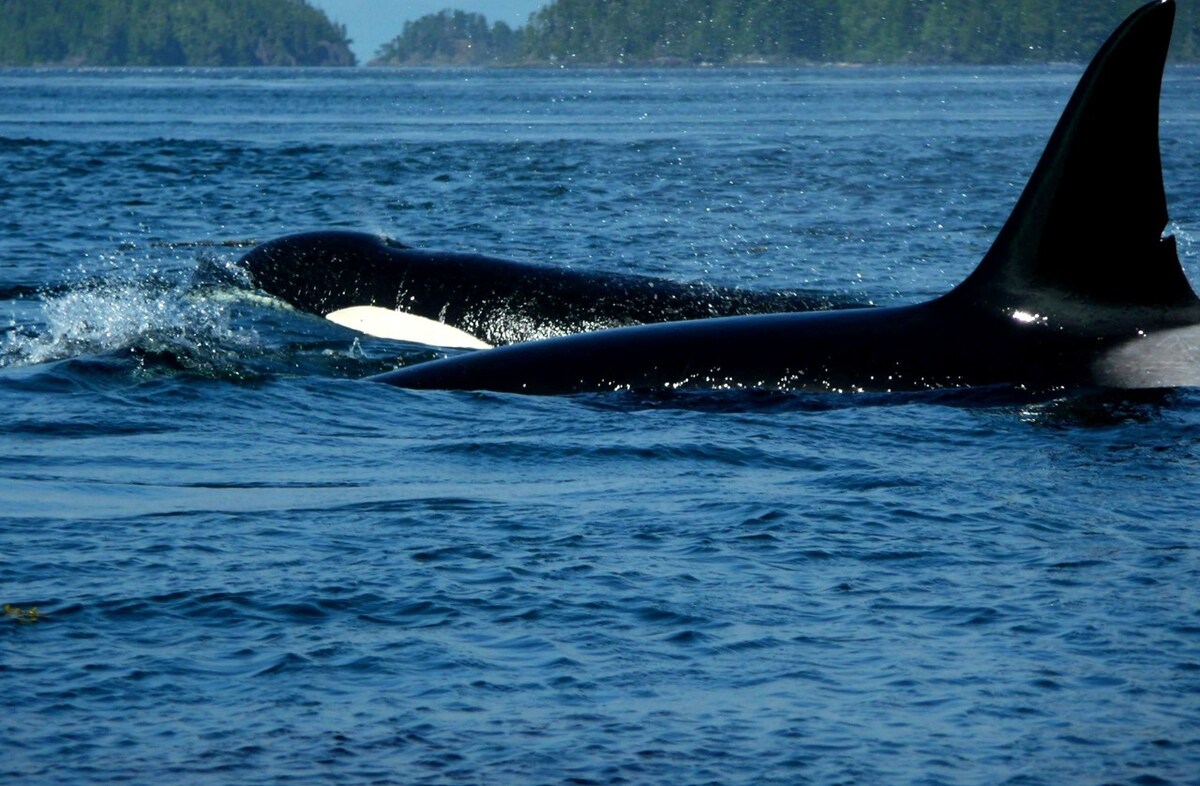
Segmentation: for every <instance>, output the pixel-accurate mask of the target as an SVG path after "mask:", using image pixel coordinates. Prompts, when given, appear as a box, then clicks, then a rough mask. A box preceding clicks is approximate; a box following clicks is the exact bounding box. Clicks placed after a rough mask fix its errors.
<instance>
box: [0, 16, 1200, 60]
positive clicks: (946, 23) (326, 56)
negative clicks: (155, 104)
mask: <svg viewBox="0 0 1200 786" xmlns="http://www.w3.org/2000/svg"><path fill="white" fill-rule="evenodd" d="M447 1H448V2H449V3H453V0H447ZM1141 2H1142V0H1089V2H1079V0H1011V2H1006V3H997V2H995V0H953V1H951V0H554V2H550V3H548V4H547V5H546V6H544V7H543V8H542V9H541V10H539V11H537V12H536V13H534V14H533V15H531V16H530V18H529V20H528V23H527V24H526V25H525V26H523V27H518V28H512V27H510V26H509V25H507V24H505V23H504V22H496V23H494V24H492V23H489V22H488V20H487V18H486V17H485V16H483V15H481V14H476V13H467V12H464V11H455V10H445V11H441V12H439V13H436V14H429V15H426V16H424V17H421V18H420V19H416V20H413V21H410V22H407V23H405V25H404V28H403V29H402V30H401V31H400V33H399V35H397V36H396V37H395V38H394V39H393V40H391V41H390V42H388V43H387V44H385V45H384V46H382V47H380V49H379V51H378V52H377V53H376V55H375V58H374V59H373V60H372V64H373V65H392V66H414V65H434V66H436V65H470V66H517V65H531V66H536V65H602V66H604V65H708V64H711V65H754V64H777V65H789V64H806V63H851V64H875V63H880V64H951V65H953V64H964V65H976V64H1010V63H1040V62H1068V61H1082V60H1086V59H1087V58H1089V57H1090V56H1091V54H1092V53H1093V52H1094V51H1095V50H1096V48H1097V47H1098V46H1099V44H1100V42H1101V41H1102V40H1103V39H1104V37H1105V36H1106V35H1107V34H1108V33H1109V32H1110V31H1111V30H1112V29H1113V28H1114V27H1115V26H1116V24H1117V23H1118V22H1119V21H1120V20H1121V19H1122V18H1123V17H1124V16H1125V15H1126V14H1128V13H1129V12H1131V11H1132V10H1133V9H1134V8H1136V7H1137V6H1138V5H1140V4H1141ZM1194 5H1195V4H1192V3H1181V4H1180V7H1179V21H1178V23H1177V25H1176V32H1175V39H1174V43H1173V45H1172V58H1173V59H1174V60H1175V61H1176V62H1188V61H1191V62H1194V61H1197V60H1200V8H1196V7H1193V6H1194ZM349 45H350V40H349V39H348V38H347V34H346V29H345V27H344V26H341V25H338V24H335V23H333V22H331V21H330V20H329V18H328V17H327V16H326V15H325V13H324V12H322V11H320V10H319V9H317V8H314V7H313V6H312V5H310V4H309V2H308V0H0V65H26V66H28V65H39V66H46V65H49V66H55V65H58V66H256V65H269V66H305V65H317V66H341V65H354V64H355V63H356V61H355V57H354V55H353V54H352V53H351V51H350V48H349Z"/></svg>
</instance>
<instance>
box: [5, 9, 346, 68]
mask: <svg viewBox="0 0 1200 786" xmlns="http://www.w3.org/2000/svg"><path fill="white" fill-rule="evenodd" d="M349 44H350V41H349V39H348V38H347V37H346V29H345V28H344V27H342V26H340V25H335V24H333V23H332V22H330V21H329V18H328V17H326V16H325V14H324V13H322V12H321V11H318V10H317V9H315V8H313V7H312V6H311V5H309V4H308V3H307V2H306V1H305V0H0V65H25V66H29V65H41V66H55V65H60V66H258V65H269V66H298V65H317V66H341V65H355V63H356V61H355V58H354V55H353V54H352V53H351V51H350V46H349Z"/></svg>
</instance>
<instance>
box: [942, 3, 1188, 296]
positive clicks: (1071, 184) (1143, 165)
mask: <svg viewBox="0 0 1200 786" xmlns="http://www.w3.org/2000/svg"><path fill="white" fill-rule="evenodd" d="M1174 20H1175V3H1174V0H1155V1H1154V2H1152V3H1149V4H1147V5H1145V6H1142V7H1141V8H1140V9H1138V10H1137V11H1135V12H1134V13H1133V14H1132V15H1131V16H1130V17H1129V18H1128V19H1126V20H1125V22H1124V23H1123V24H1122V25H1121V26H1120V27H1119V28H1117V30H1116V32H1114V33H1113V34H1112V35H1111V36H1110V37H1109V39H1108V40H1107V41H1106V42H1105V43H1104V45H1103V46H1102V47H1101V49H1100V51H1099V53H1097V55H1096V57H1095V58H1094V59H1093V60H1092V63H1091V65H1089V66H1088V68H1087V71H1086V72H1085V73H1084V75H1083V78H1082V79H1081V80H1080V82H1079V86H1078V87H1077V88H1076V89H1075V93H1074V94H1073V95H1072V96H1071V100H1070V101H1069V102H1068V104H1067V107H1066V109H1065V110H1064V111H1063V115H1062V118H1061V119H1060V120H1059V121H1058V125H1057V127H1055V129H1054V133H1053V135H1052V136H1051V137H1050V141H1049V143H1048V144H1047V145H1046V149H1045V151H1044V152H1043V153H1042V157H1041V160H1040V161H1039V162H1038V165H1037V168H1036V169H1035V170H1034V172H1033V175H1032V176H1031V177H1030V179H1029V183H1028V184H1027V185H1026V186H1025V190H1024V192H1023V193H1022V194H1021V198H1020V199H1019V200H1018V202H1017V205H1016V207H1015V208H1014V209H1013V212H1012V215H1010V216H1009V218H1008V220H1007V221H1006V222H1005V224H1004V228H1003V229H1001V231H1000V234H999V235H998V236H997V237H996V240H995V242H994V243H993V244H992V248H991V250H989V251H988V253H987V255H986V256H985V257H984V258H983V261H982V262H981V263H980V264H979V267H978V268H976V270H975V272H973V273H972V274H971V275H970V276H969V277H967V279H966V280H965V281H964V282H963V283H962V284H961V285H959V287H958V288H957V289H955V290H954V291H953V293H951V296H952V297H964V298H968V299H969V300H970V301H972V302H974V303H976V304H979V305H987V306H990V307H994V308H1012V307H1030V308H1037V309H1039V310H1040V311H1041V313H1043V314H1045V313H1048V312H1053V311H1054V310H1055V308H1054V306H1055V305H1056V304H1065V303H1075V304H1080V303H1086V304H1089V305H1104V306H1115V307H1118V308H1120V307H1128V306H1143V307H1144V306H1150V307H1155V306H1178V305H1185V304H1188V303H1193V302H1195V301H1196V296H1195V294H1194V293H1193V292H1192V289H1191V287H1190V286H1189V285H1188V282H1187V278H1186V276H1185V275H1184V272H1183V269H1182V267H1181V266H1180V264H1179V258H1178V257H1177V255H1176V252H1175V243H1174V239H1173V238H1163V236H1162V232H1163V229H1164V228H1165V227H1166V224H1167V204H1166V202H1167V200H1166V194H1165V192H1164V189H1163V180H1162V162H1161V159H1160V156H1159V148H1158V101H1159V93H1160V90H1161V87H1162V76H1163V68H1164V65H1165V63H1166V57H1167V48H1168V46H1169V44H1170V39H1171V29H1172V26H1173V24H1174Z"/></svg>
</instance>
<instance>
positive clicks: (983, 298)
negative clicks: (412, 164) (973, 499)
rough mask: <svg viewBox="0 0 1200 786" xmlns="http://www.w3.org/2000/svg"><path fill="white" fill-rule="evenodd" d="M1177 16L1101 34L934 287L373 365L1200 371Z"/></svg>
mask: <svg viewBox="0 0 1200 786" xmlns="http://www.w3.org/2000/svg"><path fill="white" fill-rule="evenodd" d="M1174 18H1175V3H1174V0H1154V2H1151V3H1149V4H1147V5H1145V6H1143V7H1141V8H1140V9H1138V10H1137V11H1135V12H1134V13H1133V14H1132V15H1131V16H1130V17H1129V18H1128V19H1126V20H1125V22H1124V23H1123V24H1121V26H1120V27H1119V28H1117V30H1116V31H1115V32H1114V33H1113V34H1112V36H1110V38H1109V39H1108V40H1107V41H1106V42H1105V43H1104V45H1103V46H1102V47H1101V48H1100V50H1099V52H1098V53H1097V55H1096V56H1095V58H1094V59H1093V61H1092V62H1091V64H1090V65H1089V66H1088V68H1087V70H1086V71H1085V73H1084V75H1083V77H1082V78H1081V80H1080V83H1079V85H1078V87H1077V88H1076V90H1075V92H1074V94H1073V95H1072V97H1071V99H1070V101H1069V102H1068V104H1067V106H1066V108H1065V110H1064V112H1063V115H1062V117H1061V119H1060V120H1059V122H1058V125H1057V126H1056V127H1055V130H1054V132H1053V134H1052V135H1051V137H1050V140H1049V143H1048V144H1047V146H1046V149H1045V151H1044V152H1043V154H1042V156H1041V158H1040V160H1039V162H1038V164H1037V166H1036V168H1035V169H1034V172H1033V174H1032V176H1031V178H1030V180H1029V183H1028V184H1027V185H1026V187H1025V190H1024V191H1023V192H1022V194H1021V197H1020V198H1019V200H1018V201H1017V204H1016V207H1015V208H1014V210H1013V212H1012V214H1011V215H1010V216H1009V218H1008V220H1007V221H1006V223H1005V224H1004V226H1003V228H1002V229H1001V231H1000V233H999V235H998V236H997V238H996V240H995V241H994V243H993V245H992V247H991V249H990V250H989V251H988V253H987V254H986V255H985V256H984V258H983V260H982V262H980V264H979V266H978V267H977V268H976V269H975V271H974V272H973V273H972V274H971V275H970V276H968V277H967V278H966V280H965V281H963V282H962V283H961V284H960V285H959V286H958V287H956V288H955V289H953V290H952V291H950V292H949V293H947V294H945V295H943V296H941V297H939V298H936V299H934V300H931V301H928V302H925V303H920V304H917V305H911V306H900V307H894V308H877V309H851V310H843V311H825V312H809V313H788V314H769V315H761V316H736V317H725V318H716V319H695V320H689V321H682V322H672V323H667V324H658V325H646V326H640V327H625V328H617V329H613V330H602V331H599V332H594V333H584V334H580V335H575V336H567V337H563V338H553V339H546V340H541V341H534V342H530V343H526V344H517V345H512V346H507V347H501V348H498V349H490V350H486V351H481V352H473V353H467V354H463V355H459V356H456V357H451V358H447V359H443V360H435V361H430V362H427V363H421V364H417V365H413V366H409V367H406V368H402V369H399V370H397V371H394V372H390V373H387V374H383V375H379V376H376V377H373V378H372V379H375V380H377V381H380V382H386V383H388V384H392V385H399V386H402V387H409V388H440V389H475V390H494V391H510V392H519V393H536V394H558V393H577V392H585V391H602V390H620V389H656V388H657V389H662V388H678V387H708V388H726V387H755V388H772V389H808V390H822V391H867V390H872V391H897V390H920V389H928V388H947V387H967V386H984V385H1015V386H1029V387H1033V388H1038V389H1054V388H1058V387H1080V386H1101V387H1103V386H1113V387H1125V388H1143V387H1171V386H1180V385H1196V384H1200V352H1198V351H1197V350H1198V349H1200V300H1198V299H1197V297H1196V295H1195V293H1194V292H1193V291H1192V288H1191V286H1190V285H1189V284H1188V281H1187V278H1186V276H1185V274H1184V272H1183V269H1182V267H1181V265H1180V263H1179V258H1178V255H1177V253H1176V247H1175V241H1174V239H1173V238H1171V237H1164V236H1163V231H1164V229H1165V227H1166V223H1167V209H1166V195H1165V192H1164V188H1163V180H1162V166H1161V161H1160V154H1159V146H1158V103H1159V94H1160V91H1161V85H1162V77H1163V70H1164V67H1165V62H1166V56H1167V50H1168V47H1169V44H1170V38H1171V31H1172V27H1173V24H1174Z"/></svg>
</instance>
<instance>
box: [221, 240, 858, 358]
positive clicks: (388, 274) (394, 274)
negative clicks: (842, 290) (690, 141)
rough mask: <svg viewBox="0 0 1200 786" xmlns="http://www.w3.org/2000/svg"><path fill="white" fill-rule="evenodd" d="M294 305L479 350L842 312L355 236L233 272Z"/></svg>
mask: <svg viewBox="0 0 1200 786" xmlns="http://www.w3.org/2000/svg"><path fill="white" fill-rule="evenodd" d="M239 265H240V266H241V267H242V268H243V269H245V270H247V271H248V272H249V274H250V277H251V279H252V281H253V283H254V285H255V286H256V287H257V288H259V289H261V290H263V291H265V292H267V293H269V294H271V295H273V296H274V297H276V298H279V299H281V300H284V301H286V302H287V303H289V304H291V305H292V306H294V307H296V308H298V309H300V310H302V311H307V312H310V313H313V314H318V315H320V316H323V317H327V318H328V319H331V320H332V321H334V322H337V323H338V324H341V325H345V326H347V327H351V328H355V329H357V330H360V331H362V332H364V333H370V334H371V335H375V336H380V337H383V338H396V339H406V340H409V341H415V342H418V343H423V344H431V345H435V346H441V347H460V348H466V349H481V348H486V347H489V346H500V345H504V344H513V343H518V342H523V341H532V340H534V339H540V338H549V337H553V336H562V335H570V334H574V333H583V332H586V331H591V330H601V329H604V328H613V327H620V326H624V325H636V324H645V323H648V322H668V321H678V320H686V319H707V318H711V317H722V316H731V315H735V314H766V313H776V312H789V311H810V310H815V309H830V308H849V307H851V306H862V305H865V304H864V303H863V302H862V301H857V300H851V299H849V298H845V297H837V296H834V295H829V294H823V293H819V292H813V291H808V290H787V291H755V290H750V289H742V288H737V287H716V286H711V285H708V284H702V283H685V282H680V281H672V280H670V279H665V278H655V277H652V276H640V275H632V274H623V273H597V272H588V271H580V270H571V269H565V268H556V267H551V266H548V265H536V264H530V263H527V262H515V261H511V260H507V259H496V258H494V257H487V256H482V255H479V254H463V253H455V252H445V251H427V250H422V249H416V248H410V247H409V246H406V245H403V244H401V243H398V242H396V241H394V240H390V239H387V238H382V237H377V236H375V235H370V234H364V233H361V232H342V231H325V232H307V233H302V234H298V235H288V236H286V237H282V238H278V239H276V240H272V241H270V242H267V243H263V244H262V245H259V246H256V247H254V248H253V249H251V250H250V252H249V253H247V254H246V255H245V256H244V257H242V259H241V260H240V261H239Z"/></svg>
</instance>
